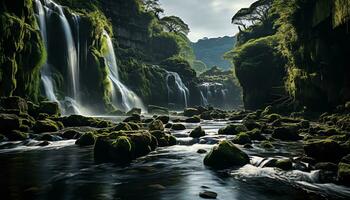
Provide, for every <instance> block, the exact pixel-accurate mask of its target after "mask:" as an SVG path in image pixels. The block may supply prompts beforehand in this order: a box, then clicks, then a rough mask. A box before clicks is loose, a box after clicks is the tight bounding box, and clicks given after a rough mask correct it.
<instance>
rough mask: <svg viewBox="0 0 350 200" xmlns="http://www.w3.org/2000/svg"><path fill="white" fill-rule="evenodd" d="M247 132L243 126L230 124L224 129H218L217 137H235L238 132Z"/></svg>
mask: <svg viewBox="0 0 350 200" xmlns="http://www.w3.org/2000/svg"><path fill="white" fill-rule="evenodd" d="M244 131H248V129H247V128H246V127H245V126H244V125H236V124H230V125H228V126H226V127H224V128H221V129H219V131H218V134H219V135H236V134H238V133H240V132H244Z"/></svg>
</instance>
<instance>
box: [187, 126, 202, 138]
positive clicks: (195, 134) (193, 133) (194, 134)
mask: <svg viewBox="0 0 350 200" xmlns="http://www.w3.org/2000/svg"><path fill="white" fill-rule="evenodd" d="M203 136H205V131H204V130H203V129H202V127H201V126H198V127H196V128H195V129H193V130H192V131H191V133H190V137H192V138H200V137H203Z"/></svg>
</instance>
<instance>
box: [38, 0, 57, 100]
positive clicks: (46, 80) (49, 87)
mask: <svg viewBox="0 0 350 200" xmlns="http://www.w3.org/2000/svg"><path fill="white" fill-rule="evenodd" d="M35 3H36V9H37V17H38V21H39V27H40V33H41V37H42V38H43V42H44V45H45V48H46V49H47V32H46V30H47V29H46V17H45V10H44V7H43V5H42V4H41V2H40V1H39V0H36V1H35ZM50 74H51V72H50V67H49V66H48V63H47V62H46V63H45V64H44V66H43V67H42V69H41V81H42V83H43V85H44V90H45V95H46V97H47V98H48V99H49V100H50V101H56V102H57V101H58V100H57V98H56V95H55V92H54V86H53V83H52V79H51V75H50Z"/></svg>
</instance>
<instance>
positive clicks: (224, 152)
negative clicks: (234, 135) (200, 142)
mask: <svg viewBox="0 0 350 200" xmlns="http://www.w3.org/2000/svg"><path fill="white" fill-rule="evenodd" d="M248 163H249V157H248V155H247V154H246V153H244V152H243V151H241V150H240V149H239V148H237V147H236V146H235V145H234V144H233V143H231V142H229V141H227V140H224V141H221V142H220V143H219V144H218V145H217V146H215V147H214V148H213V149H212V150H211V151H210V152H209V153H208V154H207V155H206V156H205V158H204V164H205V165H207V166H210V167H212V168H214V169H225V168H230V167H235V166H237V167H240V166H243V165H245V164H248Z"/></svg>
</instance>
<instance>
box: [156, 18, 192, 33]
mask: <svg viewBox="0 0 350 200" xmlns="http://www.w3.org/2000/svg"><path fill="white" fill-rule="evenodd" d="M160 24H161V25H162V26H163V28H164V29H165V30H166V31H169V32H173V33H182V34H184V35H187V34H188V33H189V32H190V28H189V27H188V25H187V24H186V23H185V22H184V21H182V19H181V18H179V17H176V16H166V17H163V18H161V19H160Z"/></svg>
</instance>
